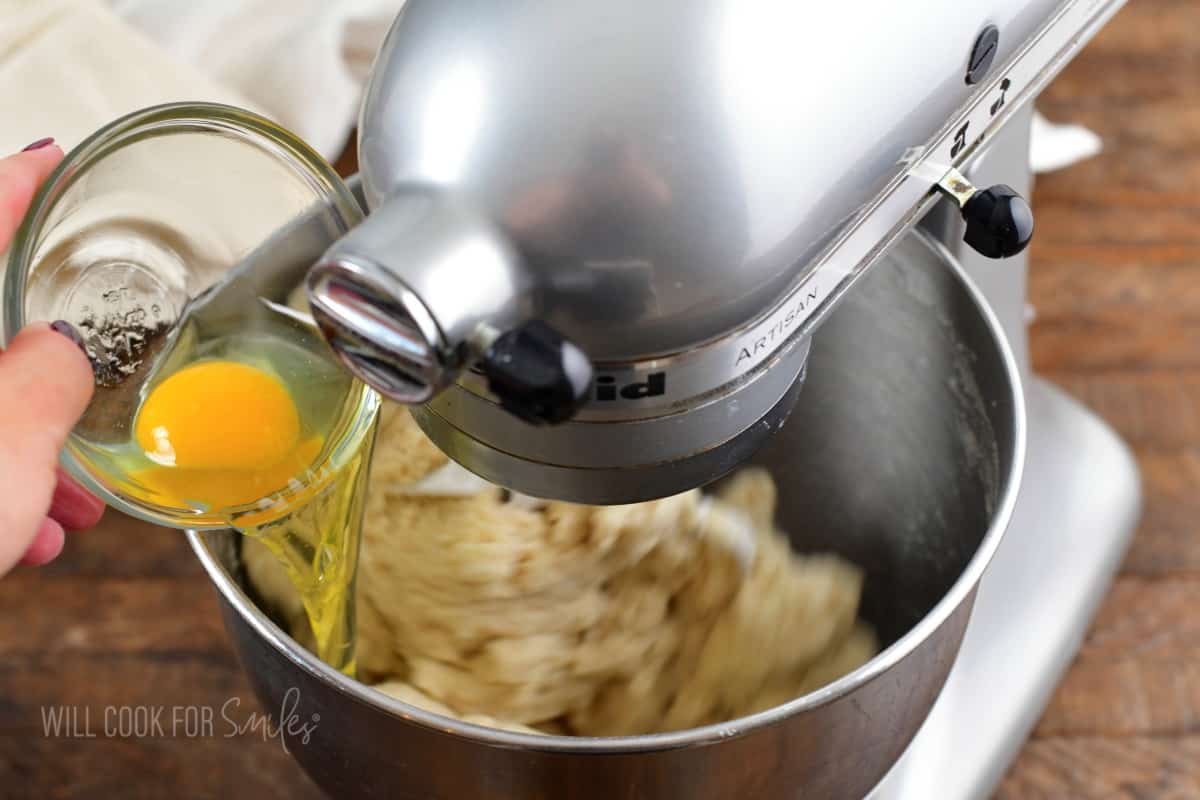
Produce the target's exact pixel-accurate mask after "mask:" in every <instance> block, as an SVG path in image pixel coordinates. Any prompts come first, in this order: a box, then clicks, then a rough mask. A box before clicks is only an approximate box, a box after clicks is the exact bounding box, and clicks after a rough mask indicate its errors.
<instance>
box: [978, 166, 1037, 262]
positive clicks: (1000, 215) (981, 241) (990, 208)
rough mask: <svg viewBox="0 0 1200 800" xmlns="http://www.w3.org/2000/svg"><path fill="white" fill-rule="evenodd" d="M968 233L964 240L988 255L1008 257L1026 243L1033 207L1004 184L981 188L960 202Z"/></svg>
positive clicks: (1022, 248)
mask: <svg viewBox="0 0 1200 800" xmlns="http://www.w3.org/2000/svg"><path fill="white" fill-rule="evenodd" d="M962 215H963V219H964V220H966V221H967V235H966V236H964V237H963V240H964V241H965V242H966V243H967V244H969V245H971V247H972V248H974V250H975V251H976V252H977V253H979V254H980V255H982V256H985V257H987V258H1008V257H1010V256H1015V255H1016V254H1017V253H1020V252H1021V251H1022V250H1024V249H1025V248H1026V247H1028V246H1029V241H1030V240H1031V239H1032V238H1033V209H1031V208H1030V207H1029V203H1027V202H1025V198H1023V197H1021V195H1019V194H1017V193H1016V192H1015V191H1014V190H1013V189H1011V188H1010V187H1008V186H1005V185H1004V184H997V185H995V186H993V187H992V188H990V189H982V190H980V191H978V192H976V193H975V194H973V195H972V196H971V199H970V200H968V201H967V202H966V203H964V204H963V207H962Z"/></svg>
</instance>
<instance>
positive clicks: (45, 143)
mask: <svg viewBox="0 0 1200 800" xmlns="http://www.w3.org/2000/svg"><path fill="white" fill-rule="evenodd" d="M52 144H54V137H53V136H47V137H46V138H45V139H38V140H37V141H36V142H32V143H30V144H27V145H25V146H24V147H22V148H21V152H22V153H24V152H27V151H29V150H41V149H42V148H43V147H49V146H50V145H52Z"/></svg>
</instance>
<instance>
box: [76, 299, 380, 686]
mask: <svg viewBox="0 0 1200 800" xmlns="http://www.w3.org/2000/svg"><path fill="white" fill-rule="evenodd" d="M236 322H237V324H236V325H230V326H221V325H213V324H203V323H196V322H195V321H194V320H189V319H188V318H186V317H185V319H184V320H183V321H182V322H181V323H180V325H181V326H183V327H182V328H180V329H179V330H177V331H176V332H175V335H174V336H172V337H171V341H170V342H169V343H168V344H167V345H166V347H165V348H164V350H163V352H162V353H161V354H160V355H159V356H158V359H159V363H157V364H156V365H155V369H154V371H153V374H154V377H153V379H152V380H150V381H147V382H146V384H145V385H144V386H143V387H141V389H140V391H139V392H138V403H137V411H136V414H135V416H134V417H133V421H132V424H126V425H125V426H123V430H121V431H120V435H117V436H113V437H110V441H107V442H104V443H102V444H97V445H94V446H92V447H91V448H90V451H89V452H88V453H87V454H86V455H87V456H88V457H89V458H91V459H93V460H98V461H107V462H109V464H110V465H111V466H110V467H109V468H108V469H107V470H106V471H107V472H108V473H109V474H116V475H122V476H125V477H124V483H123V484H122V485H121V486H120V487H119V488H120V490H121V491H122V492H124V493H126V494H128V495H131V496H135V497H138V498H140V499H143V500H146V501H149V502H152V503H156V504H160V505H164V506H170V507H173V508H188V509H192V510H194V511H195V513H196V514H197V517H198V518H201V519H204V520H205V521H206V522H210V523H211V522H216V521H219V522H221V523H224V524H227V525H228V526H229V527H232V528H235V529H237V530H238V531H240V532H241V533H243V534H245V535H247V536H252V537H255V538H257V539H259V540H260V541H261V542H262V543H263V544H264V545H265V546H266V547H267V548H268V549H269V550H270V551H271V552H272V553H273V554H274V555H275V556H276V558H278V559H279V561H280V562H281V563H282V564H283V566H284V568H285V570H286V572H287V575H288V578H289V579H290V581H291V583H292V584H293V585H294V587H295V589H296V590H297V594H298V595H299V596H300V598H301V599H302V602H303V604H304V609H305V612H306V615H307V617H308V620H309V623H310V626H311V630H312V635H313V642H314V649H315V651H316V654H317V656H318V657H320V658H321V659H322V660H323V661H325V662H326V663H328V664H330V665H331V666H333V667H335V668H336V669H338V670H340V671H342V672H344V673H346V674H348V675H351V676H353V675H354V673H355V608H354V595H355V591H354V590H355V580H356V573H357V564H358V549H359V540H360V537H361V530H362V517H363V501H364V493H365V488H366V478H367V470H368V465H369V463H370V455H371V448H372V445H373V442H374V433H375V421H376V415H377V409H378V402H379V401H378V397H377V396H376V395H375V394H374V393H373V392H372V391H370V390H369V389H367V388H366V387H365V386H364V385H363V384H361V383H359V382H358V381H355V380H354V379H352V378H351V377H350V376H349V375H348V374H347V373H345V372H344V371H342V370H341V369H340V368H339V367H337V366H336V365H335V364H334V363H333V362H332V360H331V359H330V358H329V357H328V355H327V354H326V352H325V349H324V348H325V345H324V343H323V341H322V340H321V339H320V336H319V334H318V333H317V331H316V330H315V329H314V328H313V327H312V326H311V325H309V324H307V323H306V321H304V320H303V319H301V318H299V317H297V316H291V315H288V314H286V313H280V312H279V311H273V310H270V309H263V311H262V313H250V314H247V315H246V316H245V317H243V318H241V319H238V320H237V321H236ZM112 467H117V468H116V469H113V468H112Z"/></svg>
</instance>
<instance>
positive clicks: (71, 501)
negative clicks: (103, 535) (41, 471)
mask: <svg viewBox="0 0 1200 800" xmlns="http://www.w3.org/2000/svg"><path fill="white" fill-rule="evenodd" d="M57 477H58V483H57V484H56V485H55V487H54V496H53V498H51V500H50V518H51V519H53V520H55V521H56V522H58V523H59V524H61V525H62V526H63V527H64V528H65V529H67V530H69V531H81V530H85V529H86V528H90V527H92V526H93V525H95V524H96V523H97V522H99V521H100V517H101V516H102V515H103V514H104V501H103V500H101V499H100V498H98V497H96V496H95V495H94V494H92V493H91V492H89V491H88V490H87V489H84V488H83V487H82V486H80V485H79V484H78V483H76V482H75V479H74V478H72V477H71V476H70V475H69V474H68V473H67V471H66V470H64V469H63V468H62V467H58V470H57Z"/></svg>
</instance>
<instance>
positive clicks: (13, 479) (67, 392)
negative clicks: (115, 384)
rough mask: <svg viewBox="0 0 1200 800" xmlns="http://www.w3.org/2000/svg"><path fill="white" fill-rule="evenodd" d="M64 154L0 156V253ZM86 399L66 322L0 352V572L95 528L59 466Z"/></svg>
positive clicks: (83, 359) (98, 507)
mask: <svg viewBox="0 0 1200 800" xmlns="http://www.w3.org/2000/svg"><path fill="white" fill-rule="evenodd" d="M62 157H63V153H62V150H60V149H59V148H58V147H57V146H55V144H54V142H53V140H45V139H44V140H40V141H38V142H34V144H32V145H30V146H29V147H27V148H25V150H23V151H21V152H20V153H17V154H16V155H13V156H9V157H8V158H5V159H0V253H3V252H4V250H5V249H7V247H8V245H9V242H10V241H11V240H12V236H13V233H14V232H15V231H16V229H17V226H18V225H19V224H20V222H21V219H22V218H23V217H24V216H25V211H26V209H27V208H28V207H29V203H30V201H31V200H32V199H33V194H34V192H35V191H36V190H37V188H38V186H40V185H41V183H42V181H44V180H45V179H46V176H47V175H49V174H50V171H51V170H53V169H54V167H55V166H56V165H57V164H58V162H59V161H61V160H62ZM91 397H92V369H91V366H90V365H89V364H88V360H87V356H85V355H84V354H83V350H82V347H81V346H80V343H79V340H78V334H77V333H75V332H74V331H73V330H72V329H71V328H70V326H67V325H65V323H62V324H60V323H55V325H54V326H53V327H52V326H49V325H45V324H36V325H30V326H28V327H27V328H25V329H24V330H22V331H21V332H20V333H19V334H18V335H17V336H16V337H14V338H13V340H12V342H11V343H10V345H9V347H8V349H7V350H5V351H4V352H2V353H0V575H3V574H4V573H6V572H8V571H9V570H10V569H12V567H13V566H14V565H15V564H18V563H20V564H28V565H38V564H44V563H46V562H47V561H50V560H51V559H53V558H54V557H55V556H57V555H58V554H59V552H60V551H61V550H62V547H63V531H64V529H65V530H78V529H81V528H88V527H91V526H92V525H95V524H96V523H97V522H98V521H99V520H100V515H101V513H103V511H104V504H103V503H102V502H101V501H100V500H98V499H96V498H95V497H93V496H92V495H90V494H89V493H88V492H87V491H85V490H84V489H83V488H82V487H80V486H79V485H78V484H76V483H75V482H74V481H73V480H72V479H71V478H70V476H68V475H67V474H66V473H65V472H64V471H63V470H62V469H61V468H59V466H58V453H59V451H60V450H61V449H62V447H63V445H64V444H65V443H66V440H67V435H68V434H69V433H70V432H71V428H72V427H74V425H75V423H76V422H77V421H78V419H79V417H80V415H81V414H83V410H84V409H85V408H86V407H87V404H88V401H89V400H90V399H91Z"/></svg>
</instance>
